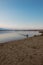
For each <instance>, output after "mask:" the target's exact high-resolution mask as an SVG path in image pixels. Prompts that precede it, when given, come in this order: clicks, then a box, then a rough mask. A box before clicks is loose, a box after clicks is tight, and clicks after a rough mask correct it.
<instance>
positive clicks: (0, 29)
mask: <svg viewBox="0 0 43 65" xmlns="http://www.w3.org/2000/svg"><path fill="white" fill-rule="evenodd" d="M3 30H8V29H5V28H0V31H3Z"/></svg>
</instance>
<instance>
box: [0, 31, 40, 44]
mask: <svg viewBox="0 0 43 65" xmlns="http://www.w3.org/2000/svg"><path fill="white" fill-rule="evenodd" d="M27 34H28V37H32V36H34V35H40V33H39V32H38V31H18V32H16V31H6V32H5V31H1V32H0V43H2V42H7V41H13V40H20V39H24V38H26V36H24V35H27Z"/></svg>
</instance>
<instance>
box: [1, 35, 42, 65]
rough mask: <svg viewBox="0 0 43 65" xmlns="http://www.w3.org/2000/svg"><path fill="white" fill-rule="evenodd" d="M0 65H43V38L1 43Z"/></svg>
mask: <svg viewBox="0 0 43 65" xmlns="http://www.w3.org/2000/svg"><path fill="white" fill-rule="evenodd" d="M0 65H43V36H37V37H31V38H27V39H23V40H18V41H11V42H6V43H2V44H1V43H0Z"/></svg>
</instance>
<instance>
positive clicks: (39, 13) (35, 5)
mask: <svg viewBox="0 0 43 65" xmlns="http://www.w3.org/2000/svg"><path fill="white" fill-rule="evenodd" d="M0 27H1V28H13V29H41V28H42V29H43V0H0Z"/></svg>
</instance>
